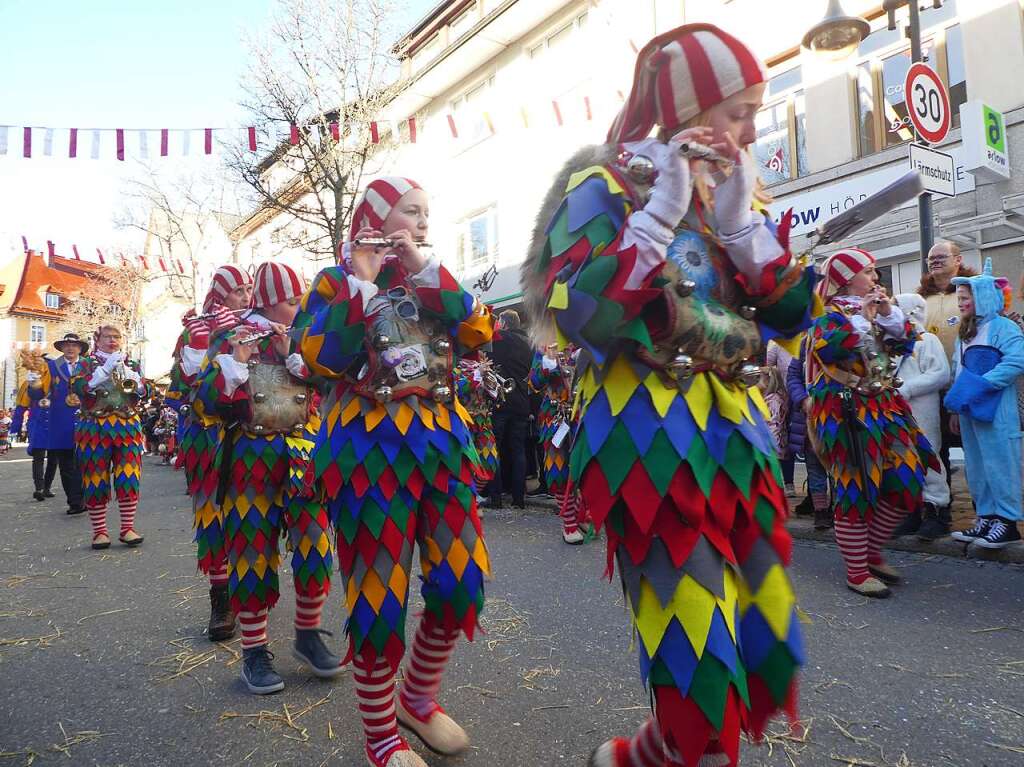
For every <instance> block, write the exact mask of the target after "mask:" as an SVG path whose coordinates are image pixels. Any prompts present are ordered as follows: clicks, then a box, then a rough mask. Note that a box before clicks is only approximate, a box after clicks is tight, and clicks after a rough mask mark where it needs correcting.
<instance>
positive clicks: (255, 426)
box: [252, 423, 267, 434]
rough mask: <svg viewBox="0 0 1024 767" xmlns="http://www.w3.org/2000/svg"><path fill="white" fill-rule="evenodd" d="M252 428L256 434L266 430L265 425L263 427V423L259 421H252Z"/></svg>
mask: <svg viewBox="0 0 1024 767" xmlns="http://www.w3.org/2000/svg"><path fill="white" fill-rule="evenodd" d="M252 430H253V431H254V432H255V433H256V434H262V433H263V432H265V431H266V430H267V429H266V427H265V426H264V425H263V424H261V423H254V424H253V425H252Z"/></svg>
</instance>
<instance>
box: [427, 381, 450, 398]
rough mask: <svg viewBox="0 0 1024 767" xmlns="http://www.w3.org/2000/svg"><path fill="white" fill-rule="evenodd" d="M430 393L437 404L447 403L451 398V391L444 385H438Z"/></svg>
mask: <svg viewBox="0 0 1024 767" xmlns="http://www.w3.org/2000/svg"><path fill="white" fill-rule="evenodd" d="M430 393H431V395H432V396H433V397H434V400H435V401H437V402H448V401H449V400H450V399H451V398H452V390H451V388H450V387H448V386H447V385H445V384H438V385H437V386H435V387H434V388H433V389H431V390H430Z"/></svg>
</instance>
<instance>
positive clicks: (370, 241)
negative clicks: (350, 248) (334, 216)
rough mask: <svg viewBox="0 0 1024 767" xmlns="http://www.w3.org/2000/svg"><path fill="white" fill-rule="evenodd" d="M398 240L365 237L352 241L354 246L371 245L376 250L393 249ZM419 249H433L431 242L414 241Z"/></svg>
mask: <svg viewBox="0 0 1024 767" xmlns="http://www.w3.org/2000/svg"><path fill="white" fill-rule="evenodd" d="M397 242H398V240H391V239H388V238H387V237H364V238H362V239H361V240H352V244H353V245H369V246H371V247H374V248H393V247H395V244H396V243H397ZM414 242H415V243H416V245H417V246H418V247H422V248H429V247H431V245H430V243H429V242H417V241H415V240H414Z"/></svg>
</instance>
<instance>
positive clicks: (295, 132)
mask: <svg viewBox="0 0 1024 767" xmlns="http://www.w3.org/2000/svg"><path fill="white" fill-rule="evenodd" d="M288 143H289V144H291V145H292V146H295V145H296V144H298V143H299V126H298V125H295V124H292V126H291V135H290V136H289V137H288Z"/></svg>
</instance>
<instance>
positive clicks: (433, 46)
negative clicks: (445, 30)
mask: <svg viewBox="0 0 1024 767" xmlns="http://www.w3.org/2000/svg"><path fill="white" fill-rule="evenodd" d="M440 52H441V38H440V37H439V36H438V35H434V36H433V37H432V38H430V39H429V40H428V41H427V42H425V43H424V44H423V45H422V46H420V49H419V50H418V51H416V53H414V54H413V55H412V68H413V70H417V69H422V68H423V67H424V66H426V64H427V63H428V62H430V61H432V60H433V59H434V57H435V56H437V54H438V53H440Z"/></svg>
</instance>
